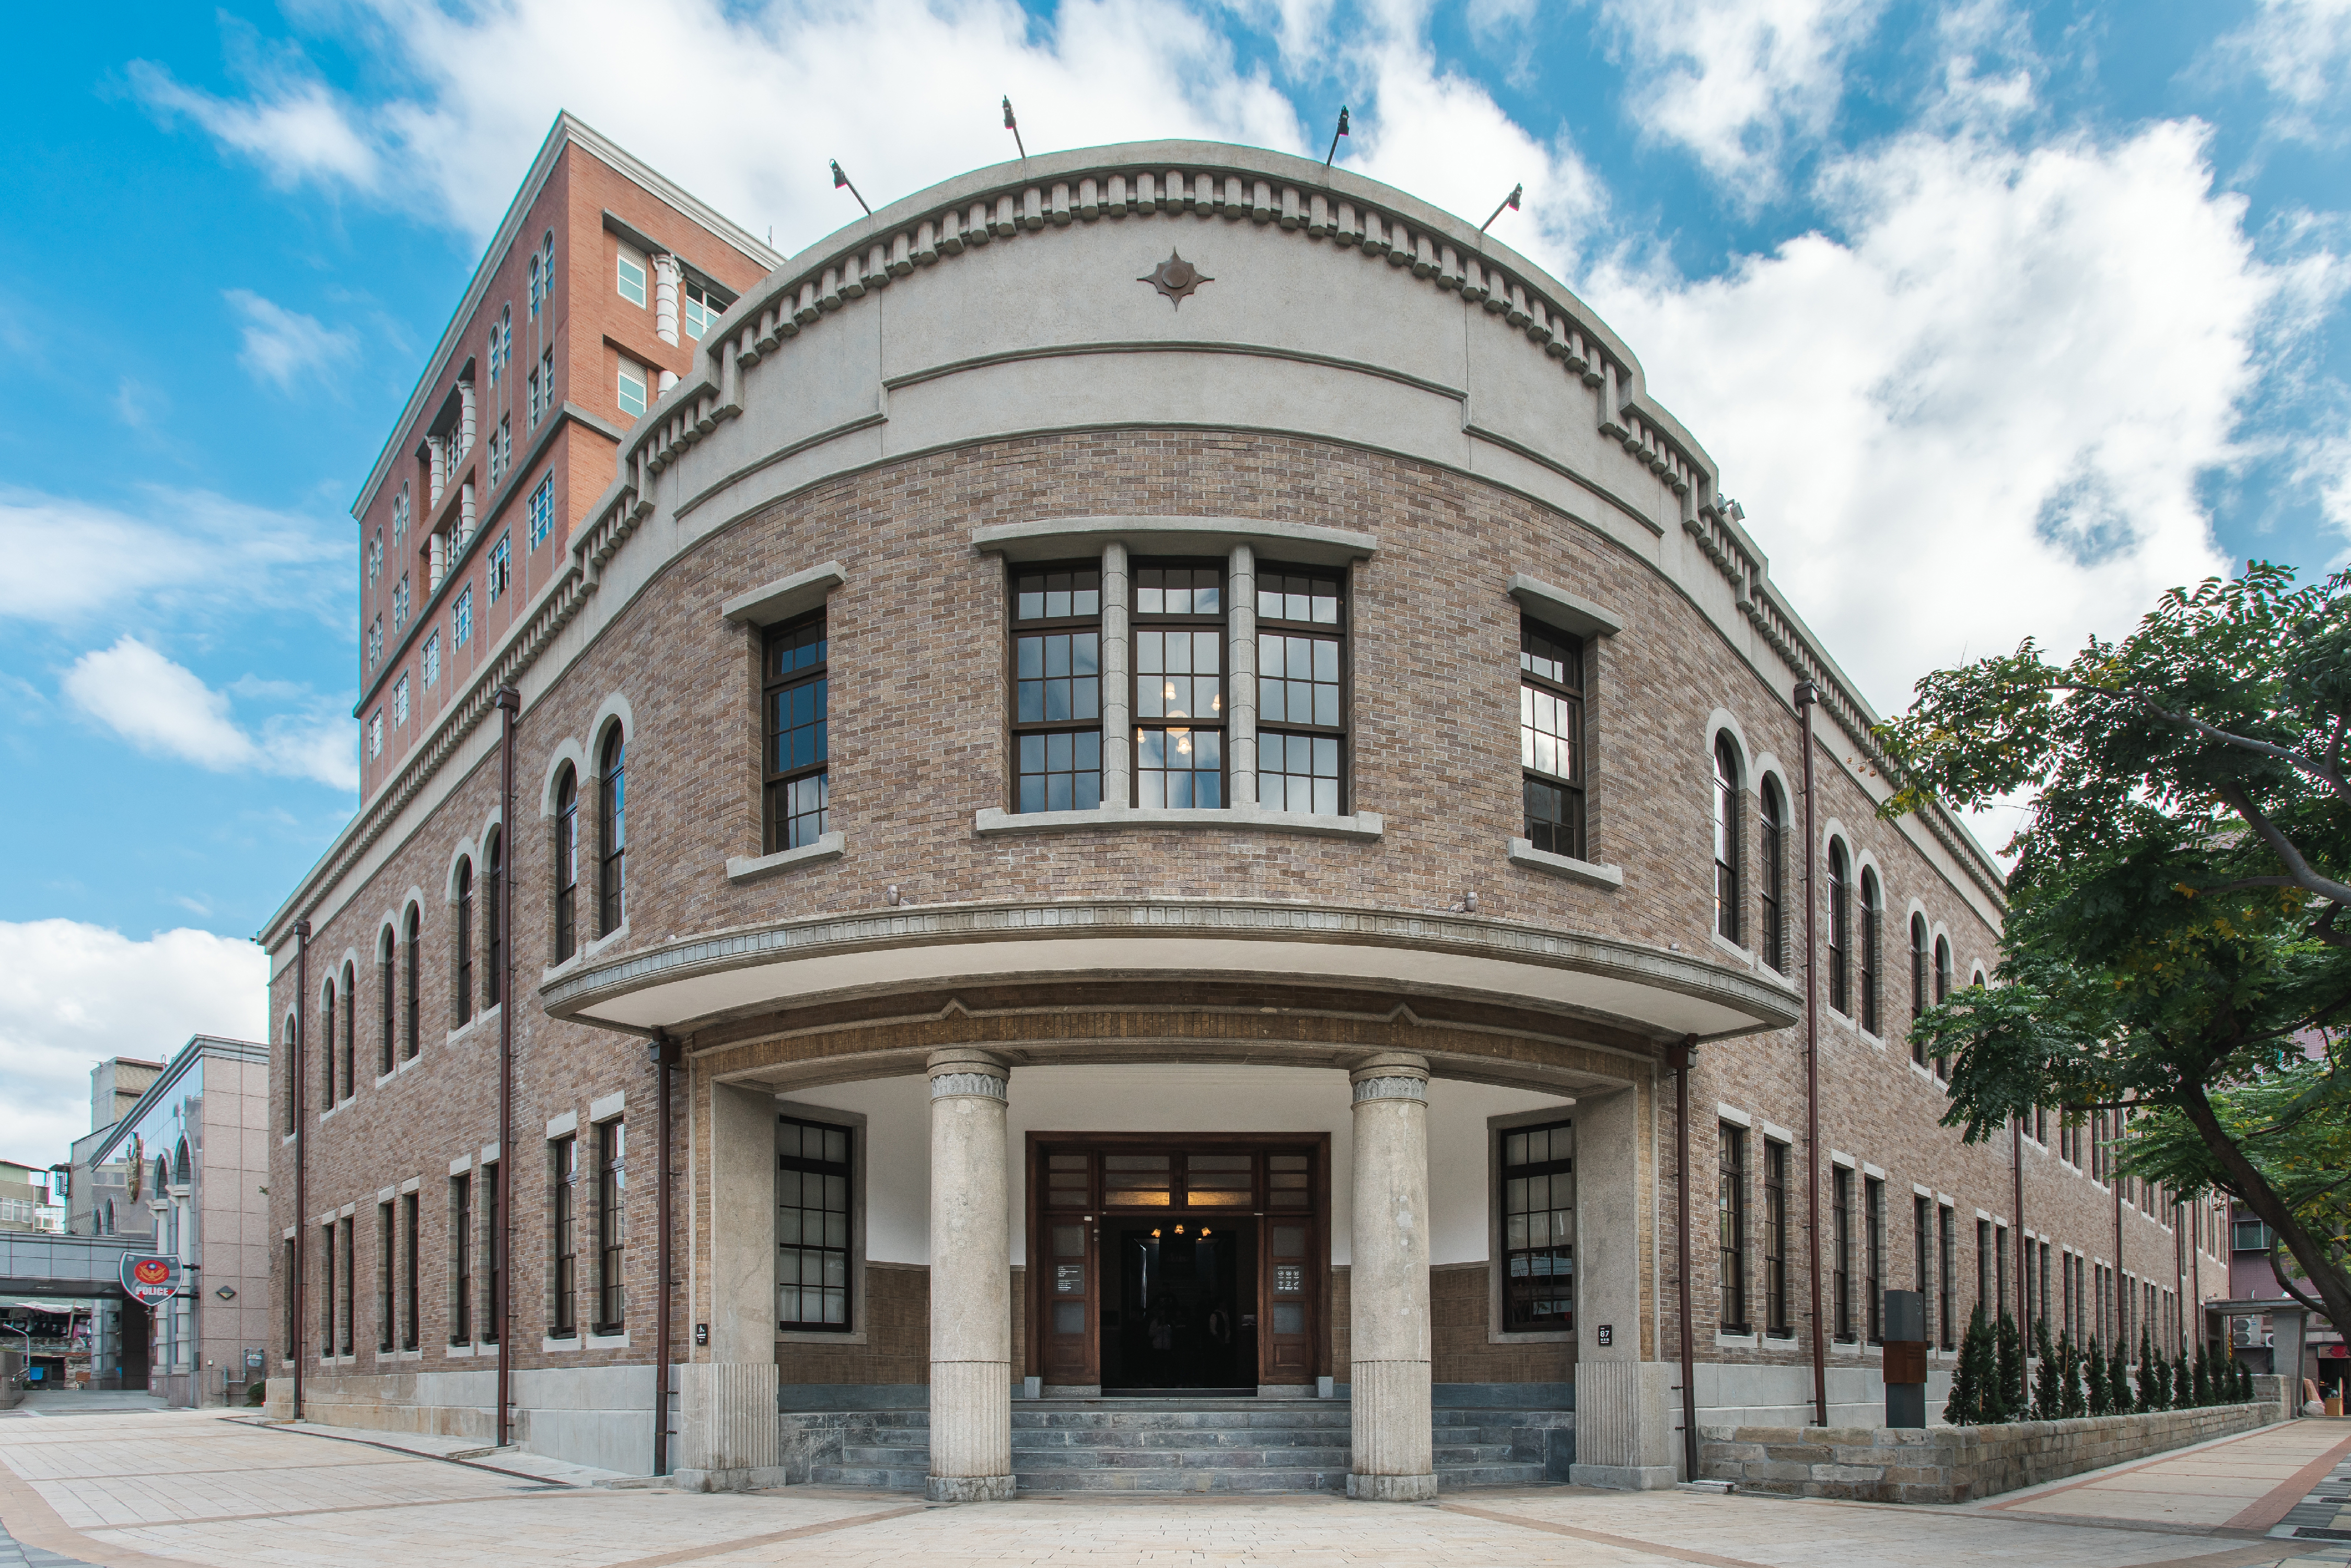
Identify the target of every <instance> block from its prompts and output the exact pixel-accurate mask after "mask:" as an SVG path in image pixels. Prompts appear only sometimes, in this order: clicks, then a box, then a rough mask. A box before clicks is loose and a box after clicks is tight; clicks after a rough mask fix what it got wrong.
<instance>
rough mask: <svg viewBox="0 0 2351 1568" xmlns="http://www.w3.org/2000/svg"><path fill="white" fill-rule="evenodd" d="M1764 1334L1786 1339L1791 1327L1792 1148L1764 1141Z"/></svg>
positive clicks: (1767, 1140)
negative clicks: (1790, 1233) (1790, 1204)
mask: <svg viewBox="0 0 2351 1568" xmlns="http://www.w3.org/2000/svg"><path fill="white" fill-rule="evenodd" d="M1763 1332H1764V1333H1767V1334H1770V1335H1771V1336H1772V1337H1773V1338H1774V1339H1785V1338H1787V1337H1788V1336H1789V1335H1790V1334H1791V1333H1794V1330H1792V1328H1790V1327H1789V1325H1788V1145H1785V1144H1779V1143H1773V1142H1772V1141H1771V1139H1769V1138H1766V1139H1765V1140H1764V1141H1763Z"/></svg>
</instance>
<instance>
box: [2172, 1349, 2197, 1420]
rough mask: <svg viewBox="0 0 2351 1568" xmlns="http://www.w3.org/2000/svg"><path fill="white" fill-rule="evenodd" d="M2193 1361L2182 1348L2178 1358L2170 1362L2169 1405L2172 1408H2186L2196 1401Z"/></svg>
mask: <svg viewBox="0 0 2351 1568" xmlns="http://www.w3.org/2000/svg"><path fill="white" fill-rule="evenodd" d="M2194 1362H2195V1358H2194V1357H2192V1356H2190V1355H2189V1354H2188V1353H2187V1352H2186V1351H2184V1350H2183V1351H2181V1352H2180V1353H2179V1360H2178V1361H2175V1362H2173V1363H2172V1364H2171V1407H2172V1408H2173V1409H2174V1410H2186V1409H2189V1408H2190V1407H2192V1406H2194V1405H2195V1403H2196V1379H2195V1369H2194Z"/></svg>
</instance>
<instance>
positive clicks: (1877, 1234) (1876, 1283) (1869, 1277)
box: [1861, 1176, 1886, 1344]
mask: <svg viewBox="0 0 2351 1568" xmlns="http://www.w3.org/2000/svg"><path fill="white" fill-rule="evenodd" d="M1861 1288H1862V1304H1863V1307H1864V1309H1865V1315H1866V1317H1867V1319H1868V1322H1869V1343H1872V1344H1883V1343H1885V1342H1886V1183H1885V1182H1884V1181H1883V1180H1882V1179H1880V1178H1879V1177H1876V1176H1865V1177H1864V1178H1863V1181H1862V1282H1861Z"/></svg>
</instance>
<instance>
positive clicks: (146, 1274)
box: [122, 1252, 180, 1307]
mask: <svg viewBox="0 0 2351 1568" xmlns="http://www.w3.org/2000/svg"><path fill="white" fill-rule="evenodd" d="M122 1288H123V1289H124V1290H125V1291H129V1292H130V1293H131V1300H132V1301H137V1302H139V1303H141V1305H142V1306H150V1307H152V1306H154V1305H156V1304H157V1303H158V1302H162V1301H170V1300H171V1299H172V1297H173V1296H176V1295H178V1294H179V1293H180V1260H178V1259H177V1258H167V1257H164V1256H162V1254H160V1253H138V1252H131V1253H126V1254H124V1255H123V1259H122Z"/></svg>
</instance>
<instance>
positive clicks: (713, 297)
mask: <svg viewBox="0 0 2351 1568" xmlns="http://www.w3.org/2000/svg"><path fill="white" fill-rule="evenodd" d="M678 314H679V316H680V318H681V324H682V325H683V326H684V328H685V335H686V336H687V337H689V338H691V339H693V340H695V342H697V343H699V342H700V341H702V340H703V339H705V338H706V337H708V336H709V335H710V329H712V328H713V327H716V325H718V318H720V317H721V316H724V315H726V298H724V297H723V296H722V295H720V294H719V292H718V291H717V290H716V289H715V288H713V287H710V286H709V285H708V284H705V283H696V282H695V281H694V280H693V279H692V278H688V279H686V280H685V282H684V284H683V285H681V286H680V287H679V288H678Z"/></svg>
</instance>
